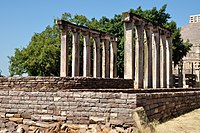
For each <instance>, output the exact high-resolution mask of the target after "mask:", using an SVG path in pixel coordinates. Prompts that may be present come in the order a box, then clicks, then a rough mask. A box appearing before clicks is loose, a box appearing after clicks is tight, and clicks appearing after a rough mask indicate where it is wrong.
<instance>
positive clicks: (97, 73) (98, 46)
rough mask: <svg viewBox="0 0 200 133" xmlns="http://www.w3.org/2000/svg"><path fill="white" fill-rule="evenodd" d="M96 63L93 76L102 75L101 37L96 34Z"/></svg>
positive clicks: (94, 51)
mask: <svg viewBox="0 0 200 133" xmlns="http://www.w3.org/2000/svg"><path fill="white" fill-rule="evenodd" d="M93 53H94V54H93V55H94V62H93V63H94V64H93V77H95V78H96V77H100V38H99V36H94V50H93Z"/></svg>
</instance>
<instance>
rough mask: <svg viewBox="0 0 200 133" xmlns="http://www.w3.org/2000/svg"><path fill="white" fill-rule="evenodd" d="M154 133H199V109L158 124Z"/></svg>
mask: <svg viewBox="0 0 200 133" xmlns="http://www.w3.org/2000/svg"><path fill="white" fill-rule="evenodd" d="M155 129H156V133H200V109H196V110H194V111H192V112H189V113H187V114H184V115H181V116H179V117H177V118H174V119H172V120H169V121H167V122H165V123H162V124H158V125H157V126H156V127H155Z"/></svg>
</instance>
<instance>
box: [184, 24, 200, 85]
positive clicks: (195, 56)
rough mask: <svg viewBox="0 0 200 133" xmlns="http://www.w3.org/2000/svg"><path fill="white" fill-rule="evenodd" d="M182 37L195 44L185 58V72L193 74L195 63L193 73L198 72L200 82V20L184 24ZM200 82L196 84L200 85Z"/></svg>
mask: <svg viewBox="0 0 200 133" xmlns="http://www.w3.org/2000/svg"><path fill="white" fill-rule="evenodd" d="M181 37H182V38H183V40H184V41H187V40H189V42H190V43H192V44H193V45H192V47H191V50H190V51H189V53H188V54H187V55H186V57H184V58H183V74H192V64H193V74H196V76H197V79H196V81H197V82H199V83H200V22H197V23H190V24H187V25H185V26H183V27H182V28H181ZM183 76H184V75H183ZM199 83H197V84H196V86H199ZM184 84H185V82H184Z"/></svg>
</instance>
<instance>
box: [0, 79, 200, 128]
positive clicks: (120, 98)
mask: <svg viewBox="0 0 200 133" xmlns="http://www.w3.org/2000/svg"><path fill="white" fill-rule="evenodd" d="M130 82H132V81H129V80H122V79H116V80H114V79H112V80H111V79H93V78H57V77H14V78H5V77H4V78H1V79H0V116H1V117H0V125H4V127H1V128H5V127H6V126H9V124H10V125H15V126H16V125H19V124H23V125H25V126H28V127H29V128H30V127H32V126H37V127H39V126H42V125H43V126H45V124H46V125H48V124H52V123H54V122H60V121H61V122H63V123H66V124H85V125H91V124H98V123H100V124H106V123H110V124H111V125H114V126H123V127H130V126H135V125H134V120H133V111H134V109H135V108H137V107H141V106H142V107H144V109H145V111H146V114H147V116H148V118H149V119H150V120H151V121H152V120H154V119H157V120H165V119H167V118H170V117H172V116H176V115H179V114H182V113H185V112H187V111H190V110H192V109H195V108H199V107H200V89H151V90H148V89H147V90H133V89H131V88H129V89H128V84H130ZM123 83H124V86H125V87H122V86H123ZM112 85H113V86H112ZM101 86H103V87H101ZM81 87H82V88H81ZM92 87H94V88H92ZM114 87H116V88H114ZM10 122H12V123H10Z"/></svg>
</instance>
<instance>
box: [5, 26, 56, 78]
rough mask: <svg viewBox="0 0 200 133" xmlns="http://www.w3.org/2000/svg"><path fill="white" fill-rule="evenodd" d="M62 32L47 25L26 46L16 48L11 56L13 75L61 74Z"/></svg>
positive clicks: (11, 71)
mask: <svg viewBox="0 0 200 133" xmlns="http://www.w3.org/2000/svg"><path fill="white" fill-rule="evenodd" d="M59 38H60V32H59V30H58V29H57V28H56V27H55V26H53V27H50V26H47V27H46V29H45V30H44V31H43V32H42V33H35V34H34V35H33V36H32V38H31V41H30V43H29V45H28V46H27V47H26V48H22V49H18V48H16V49H15V54H14V56H11V57H9V59H10V67H9V71H10V74H11V76H13V75H22V74H24V73H27V74H28V75H30V76H35V75H39V76H47V75H57V76H58V75H59V71H58V70H59V68H60V65H59V64H60V63H59V62H60V39H59Z"/></svg>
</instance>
